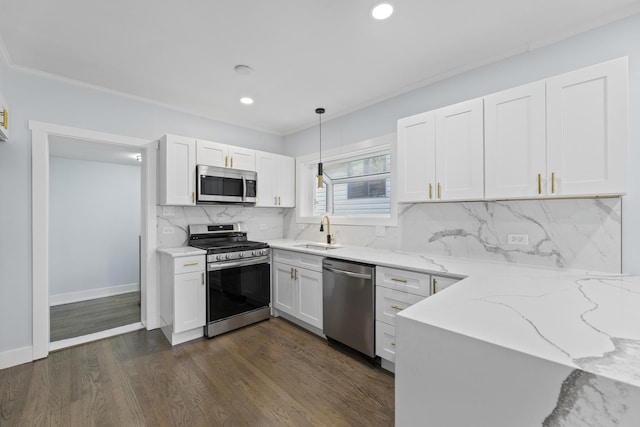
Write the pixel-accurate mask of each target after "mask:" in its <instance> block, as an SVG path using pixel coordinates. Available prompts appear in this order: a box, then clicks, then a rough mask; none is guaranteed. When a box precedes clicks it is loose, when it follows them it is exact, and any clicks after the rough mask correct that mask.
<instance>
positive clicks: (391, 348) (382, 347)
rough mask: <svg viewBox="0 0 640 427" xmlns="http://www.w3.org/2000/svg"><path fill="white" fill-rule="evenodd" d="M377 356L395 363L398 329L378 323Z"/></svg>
mask: <svg viewBox="0 0 640 427" xmlns="http://www.w3.org/2000/svg"><path fill="white" fill-rule="evenodd" d="M376 355H377V356H380V357H381V358H383V359H385V360H388V361H389V362H392V363H395V361H396V327H395V326H391V325H389V324H387V323H383V322H380V321H376Z"/></svg>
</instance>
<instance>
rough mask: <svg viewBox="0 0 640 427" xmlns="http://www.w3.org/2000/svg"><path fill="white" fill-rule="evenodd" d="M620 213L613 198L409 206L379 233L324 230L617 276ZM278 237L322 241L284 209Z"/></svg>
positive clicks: (387, 243) (361, 239) (380, 244)
mask: <svg viewBox="0 0 640 427" xmlns="http://www.w3.org/2000/svg"><path fill="white" fill-rule="evenodd" d="M621 210H622V200H621V199H620V198H610V199H564V200H522V201H502V202H465V203H433V204H426V203H425V204H409V205H400V206H399V213H398V215H399V216H398V226H397V227H386V228H385V236H384V237H376V233H375V227H370V226H340V225H332V227H331V231H332V232H333V234H334V236H335V238H336V242H337V243H341V244H351V245H357V246H368V247H374V248H384V249H393V250H399V251H406V252H426V253H432V254H437V255H446V256H455V257H464V258H474V259H486V260H495V261H507V262H513V263H522V264H531V265H540V266H551V267H563V268H577V269H589V270H595V271H603V272H616V273H619V272H620V271H621V263H622V247H621V242H622V236H621V233H622V223H621ZM508 234H526V235H528V236H529V244H528V245H522V246H520V245H512V244H508V243H507V235H508ZM284 237H285V238H289V239H297V240H311V241H318V242H322V241H323V239H324V234H323V233H321V232H320V231H319V224H303V225H299V224H297V223H296V221H295V210H294V209H287V210H285V211H284Z"/></svg>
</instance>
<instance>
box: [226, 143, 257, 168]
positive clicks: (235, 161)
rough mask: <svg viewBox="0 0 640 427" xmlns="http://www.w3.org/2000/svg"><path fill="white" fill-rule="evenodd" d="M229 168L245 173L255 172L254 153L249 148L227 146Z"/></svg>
mask: <svg viewBox="0 0 640 427" xmlns="http://www.w3.org/2000/svg"><path fill="white" fill-rule="evenodd" d="M228 147H229V151H228V156H229V167H230V168H234V169H242V170H247V171H255V170H256V152H255V151H254V150H251V149H249V148H243V147H234V146H233V145H229V146H228Z"/></svg>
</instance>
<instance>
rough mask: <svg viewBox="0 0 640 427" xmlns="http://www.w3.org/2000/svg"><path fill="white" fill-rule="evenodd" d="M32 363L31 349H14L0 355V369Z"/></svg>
mask: <svg viewBox="0 0 640 427" xmlns="http://www.w3.org/2000/svg"><path fill="white" fill-rule="evenodd" d="M31 361H33V347H31V346H29V347H22V348H16V349H15V350H9V351H3V352H2V353H0V369H5V368H10V367H12V366H17V365H22V364H23V363H28V362H31Z"/></svg>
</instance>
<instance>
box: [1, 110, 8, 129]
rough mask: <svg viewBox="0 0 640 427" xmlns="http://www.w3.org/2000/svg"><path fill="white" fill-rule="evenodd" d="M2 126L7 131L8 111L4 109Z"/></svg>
mask: <svg viewBox="0 0 640 427" xmlns="http://www.w3.org/2000/svg"><path fill="white" fill-rule="evenodd" d="M2 126H3V127H4V128H5V129H9V110H7V109H6V108H5V109H4V110H2Z"/></svg>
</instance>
